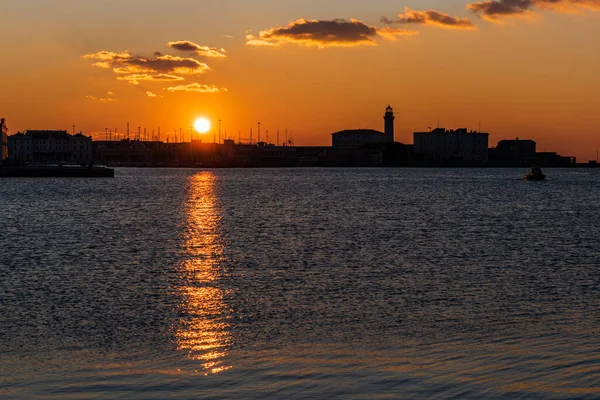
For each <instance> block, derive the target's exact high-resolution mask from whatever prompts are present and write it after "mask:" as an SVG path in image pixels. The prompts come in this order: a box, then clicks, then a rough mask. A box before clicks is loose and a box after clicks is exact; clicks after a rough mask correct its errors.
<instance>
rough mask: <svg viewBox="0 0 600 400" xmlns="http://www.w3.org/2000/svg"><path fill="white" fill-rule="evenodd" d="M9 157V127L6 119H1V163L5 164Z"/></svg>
mask: <svg viewBox="0 0 600 400" xmlns="http://www.w3.org/2000/svg"><path fill="white" fill-rule="evenodd" d="M7 159H8V127H7V126H6V119H5V118H1V119H0V165H3V164H4V163H5V162H6V160H7Z"/></svg>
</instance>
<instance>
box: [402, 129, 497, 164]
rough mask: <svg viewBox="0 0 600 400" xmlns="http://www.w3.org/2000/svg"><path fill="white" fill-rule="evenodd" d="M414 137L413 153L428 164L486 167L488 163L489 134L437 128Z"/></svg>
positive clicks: (417, 133)
mask: <svg viewBox="0 0 600 400" xmlns="http://www.w3.org/2000/svg"><path fill="white" fill-rule="evenodd" d="M413 135H414V147H413V152H414V153H415V154H416V155H419V156H421V157H423V158H424V159H425V161H426V162H427V163H432V164H473V165H485V164H487V162H488V141H489V134H488V133H481V132H475V131H468V130H467V129H466V128H459V129H456V130H446V129H444V128H437V129H434V130H432V131H430V132H415V133H414V134H413Z"/></svg>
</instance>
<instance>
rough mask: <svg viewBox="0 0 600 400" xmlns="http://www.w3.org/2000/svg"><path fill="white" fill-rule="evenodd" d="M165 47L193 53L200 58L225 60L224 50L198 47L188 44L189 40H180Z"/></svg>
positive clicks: (191, 43)
mask: <svg viewBox="0 0 600 400" xmlns="http://www.w3.org/2000/svg"><path fill="white" fill-rule="evenodd" d="M167 47H171V48H173V49H176V50H179V51H186V52H193V53H195V54H197V55H199V56H202V57H212V58H225V57H227V55H226V54H225V53H226V51H225V49H218V48H216V47H208V46H200V45H199V44H196V43H193V42H190V41H189V40H180V41H176V42H169V43H167Z"/></svg>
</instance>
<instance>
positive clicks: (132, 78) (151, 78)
mask: <svg viewBox="0 0 600 400" xmlns="http://www.w3.org/2000/svg"><path fill="white" fill-rule="evenodd" d="M117 79H118V80H120V81H127V82H128V83H131V84H132V85H139V84H140V81H147V82H176V81H183V80H184V78H182V77H181V76H177V75H169V74H156V75H150V74H133V75H125V76H119V77H117Z"/></svg>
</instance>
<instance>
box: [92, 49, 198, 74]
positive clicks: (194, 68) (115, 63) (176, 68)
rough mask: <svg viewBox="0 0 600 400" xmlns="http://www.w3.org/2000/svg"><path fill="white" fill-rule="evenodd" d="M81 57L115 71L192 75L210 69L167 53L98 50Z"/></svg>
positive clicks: (191, 60) (188, 59) (96, 65)
mask: <svg viewBox="0 0 600 400" xmlns="http://www.w3.org/2000/svg"><path fill="white" fill-rule="evenodd" d="M157 54H160V53H157ZM82 58H84V59H86V60H97V61H98V62H96V63H94V64H92V65H93V66H95V67H100V68H113V71H114V72H115V73H125V74H128V73H164V74H166V73H175V74H188V75H194V74H203V73H205V72H207V71H210V67H209V66H208V65H206V64H205V63H202V62H200V61H198V60H195V59H193V58H186V57H177V56H172V55H168V54H167V55H162V54H160V55H155V56H152V57H142V56H133V55H131V54H130V53H128V52H123V53H113V52H109V51H100V52H98V53H91V54H86V55H84V56H83V57H82Z"/></svg>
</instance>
